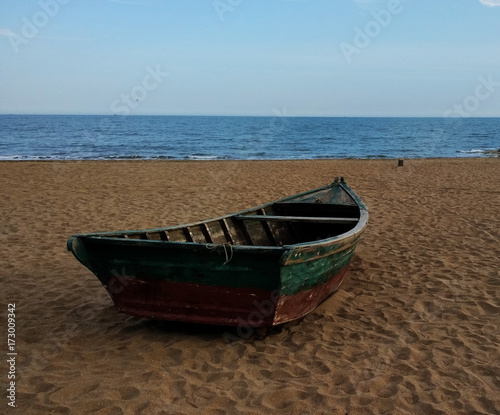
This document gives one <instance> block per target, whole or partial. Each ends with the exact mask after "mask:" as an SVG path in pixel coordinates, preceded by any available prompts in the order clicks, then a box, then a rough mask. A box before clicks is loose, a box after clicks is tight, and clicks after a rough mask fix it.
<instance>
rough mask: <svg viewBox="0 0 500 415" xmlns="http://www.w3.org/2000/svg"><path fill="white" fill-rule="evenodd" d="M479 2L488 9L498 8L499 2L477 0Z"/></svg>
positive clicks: (495, 0)
mask: <svg viewBox="0 0 500 415" xmlns="http://www.w3.org/2000/svg"><path fill="white" fill-rule="evenodd" d="M479 1H480V2H481V3H482V4H484V5H485V6H488V7H500V0H479Z"/></svg>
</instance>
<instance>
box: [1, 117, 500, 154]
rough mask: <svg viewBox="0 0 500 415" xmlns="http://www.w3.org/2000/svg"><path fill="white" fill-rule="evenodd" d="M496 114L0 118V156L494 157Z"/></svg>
mask: <svg viewBox="0 0 500 415" xmlns="http://www.w3.org/2000/svg"><path fill="white" fill-rule="evenodd" d="M499 146H500V118H314V117H279V116H276V117H223V116H95V115H0V160H86V159H88V160H115V159H180V160H187V159H191V160H219V159H220V160H226V159H228V160H255V159H259V160H280V159H337V158H362V159H384V158H397V157H404V158H432V157H498V154H499V153H498V152H497V151H496V150H498V148H499Z"/></svg>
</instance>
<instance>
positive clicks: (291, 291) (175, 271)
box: [69, 237, 357, 328]
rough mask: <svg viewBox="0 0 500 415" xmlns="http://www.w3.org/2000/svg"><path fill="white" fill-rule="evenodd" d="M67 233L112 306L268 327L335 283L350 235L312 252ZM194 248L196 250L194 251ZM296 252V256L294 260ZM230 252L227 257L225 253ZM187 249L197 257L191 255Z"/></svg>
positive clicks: (307, 306)
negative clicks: (125, 240)
mask: <svg viewBox="0 0 500 415" xmlns="http://www.w3.org/2000/svg"><path fill="white" fill-rule="evenodd" d="M134 242H135V243H134V244H130V243H128V244H124V243H123V241H120V240H116V241H109V240H100V239H92V238H88V239H87V238H85V237H74V238H72V239H70V241H69V244H70V245H71V247H70V249H71V250H72V251H73V252H74V253H75V255H76V256H77V258H78V259H80V261H81V262H82V263H84V265H85V266H87V267H88V268H89V269H91V270H92V271H93V272H94V273H95V275H96V276H97V277H98V278H99V280H100V281H101V282H102V284H103V285H104V286H105V287H106V290H107V292H108V294H109V295H110V297H111V299H112V300H113V303H114V304H115V306H116V308H117V310H118V311H120V312H123V313H126V314H129V315H133V316H137V317H144V318H155V319H162V320H170V321H184V322H191V323H201V324H214V325H226V326H240V327H252V328H257V327H269V326H273V325H277V324H282V323H286V322H288V321H291V320H295V319H297V318H300V317H302V316H304V315H306V314H308V313H309V312H311V311H312V310H314V309H315V308H316V307H317V306H318V305H319V304H320V303H321V302H322V301H324V300H325V298H327V297H328V296H329V295H330V294H331V293H333V292H334V291H335V290H336V289H337V288H338V286H339V285H340V284H341V283H342V280H343V278H344V275H345V272H346V270H347V268H348V265H349V262H350V259H351V257H352V255H353V253H354V248H355V246H356V244H357V238H355V239H353V240H350V241H344V242H341V243H338V242H337V243H334V244H330V246H329V247H324V246H321V247H318V248H317V249H316V250H315V251H308V250H307V249H305V248H304V249H302V250H300V249H299V250H298V251H297V250H290V249H287V248H281V249H278V248H277V249H263V250H258V251H257V252H255V250H248V249H238V248H239V247H234V248H233V252H232V253H228V251H227V250H228V249H229V248H227V247H218V248H217V249H209V248H208V247H203V248H200V247H191V249H186V248H185V247H184V246H181V247H177V249H176V248H173V247H171V246H169V249H165V246H163V245H162V244H161V243H159V244H157V246H155V247H152V246H151V244H150V243H145V242H142V241H137V242H136V241H134ZM194 251H196V252H194ZM298 252H303V253H304V255H301V256H302V257H303V258H301V259H300V260H294V259H293V258H295V257H296V256H298ZM226 254H227V255H231V257H230V258H228V256H227V255H226ZM193 255H194V256H195V257H196V261H193Z"/></svg>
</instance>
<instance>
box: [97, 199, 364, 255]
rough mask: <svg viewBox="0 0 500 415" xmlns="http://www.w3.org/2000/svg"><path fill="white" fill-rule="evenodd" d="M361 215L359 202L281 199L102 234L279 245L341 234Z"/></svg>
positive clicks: (349, 228)
mask: <svg viewBox="0 0 500 415" xmlns="http://www.w3.org/2000/svg"><path fill="white" fill-rule="evenodd" d="M359 218H360V209H359V207H358V206H357V205H343V204H342V205H341V204H338V205H336V204H322V203H300V202H297V203H293V202H284V203H283V202H282V203H279V202H277V203H273V204H269V205H266V206H264V207H260V208H257V209H255V210H248V211H245V212H242V213H239V214H235V215H232V216H227V217H224V218H219V219H213V220H208V221H204V222H199V223H196V224H192V225H184V226H175V227H169V228H163V229H155V230H150V231H144V230H143V231H132V232H122V233H112V234H103V235H101V236H103V237H113V238H126V239H144V240H157V241H176V242H195V243H203V244H218V245H219V244H230V245H251V246H273V247H279V246H283V245H291V244H297V243H305V242H312V241H317V240H321V239H326V238H331V237H335V236H337V235H341V234H343V233H345V232H348V231H350V230H351V229H353V228H354V227H355V226H356V224H357V223H358V221H359Z"/></svg>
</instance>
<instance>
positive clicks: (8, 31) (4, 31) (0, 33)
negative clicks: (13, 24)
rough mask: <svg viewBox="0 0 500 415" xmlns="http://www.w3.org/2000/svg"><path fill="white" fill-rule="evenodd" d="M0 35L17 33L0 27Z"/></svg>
mask: <svg viewBox="0 0 500 415" xmlns="http://www.w3.org/2000/svg"><path fill="white" fill-rule="evenodd" d="M0 36H16V34H15V33H14V32H13V31H12V30H10V29H7V28H4V29H0Z"/></svg>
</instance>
